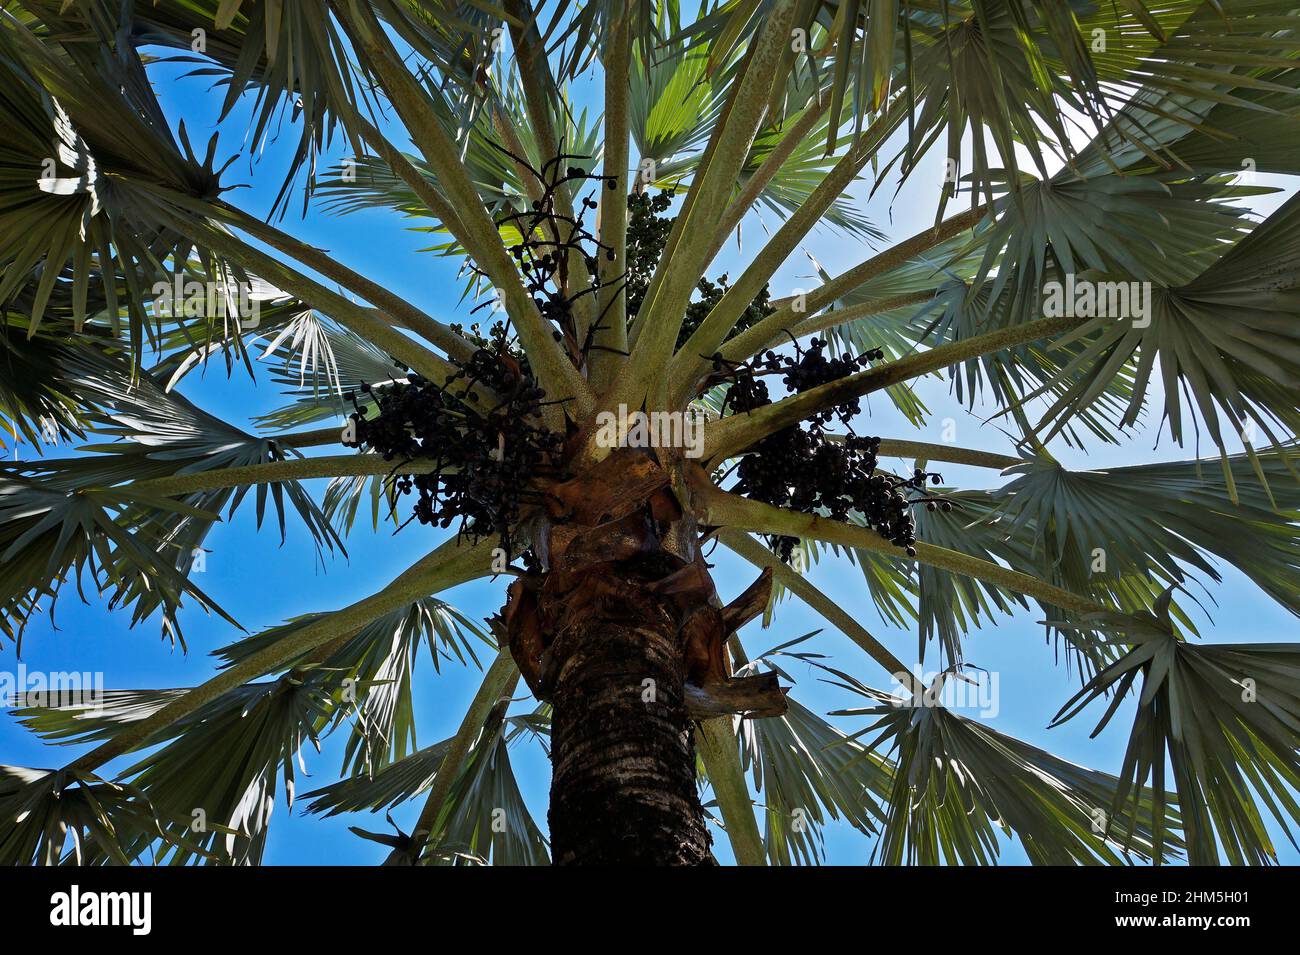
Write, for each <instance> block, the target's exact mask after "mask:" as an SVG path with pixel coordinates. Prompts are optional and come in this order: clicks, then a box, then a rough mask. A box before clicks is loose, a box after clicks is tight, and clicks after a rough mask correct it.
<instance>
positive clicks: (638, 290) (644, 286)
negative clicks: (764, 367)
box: [625, 189, 776, 348]
mask: <svg viewBox="0 0 1300 955" xmlns="http://www.w3.org/2000/svg"><path fill="white" fill-rule="evenodd" d="M673 194H674V191H673V190H672V189H667V190H664V191H661V192H659V193H658V194H657V195H653V196H652V195H650V194H649V193H647V192H634V193H631V194H630V195H629V196H628V197H627V208H628V213H629V214H628V220H627V284H626V287H625V288H626V294H627V314H628V317H629V318H630V317H632V316H635V315H636V314H637V313H638V312H639V311H640V310H641V303H642V302H643V301H645V295H646V291H647V290H648V289H649V288H650V279H651V278H652V277H653V275H654V273H655V269H656V268H657V267H658V265H659V259H660V258H661V257H662V256H663V251H664V246H665V245H667V244H668V236H669V234H670V233H671V232H672V230H673V221H674V220H673V218H672V217H670V216H667V215H664V213H666V212H667V211H668V207H669V206H670V205H671V204H672V198H673ZM729 287H730V286H729V285H728V284H727V276H726V275H720V276H718V280H717V281H716V282H712V281H710V280H709V279H707V278H705V279H700V281H699V284H698V285H697V286H696V292H697V293H698V297H697V298H696V299H695V300H694V301H693V302H691V303H690V305H688V306H687V307H686V315H685V317H684V319H683V320H682V328H681V332H680V333H679V334H678V336H677V345H676V347H677V348H681V347H682V346H683V345H685V344H686V342H687V341H688V340H689V339H690V337H691V335H693V334H694V333H695V330H696V329H697V328H699V327H700V323H701V322H703V321H704V319H705V318H706V317H707V316H708V314H709V313H710V312H711V311H713V306H715V305H717V304H718V302H720V301H722V296H724V295H726V294H727V290H728V289H729ZM774 311H776V309H774V308H773V307H772V305H771V302H770V293H769V291H768V287H767V286H766V285H764V286H763V290H762V291H761V292H759V293H758V295H757V296H755V298H754V300H753V301H752V302H750V303H749V305H748V306H747V307H746V308H745V311H744V314H742V315H741V316H740V318H739V320H737V322H736V327H735V330H736V332H743V331H744V330H745V329H747V328H749V326H751V325H753V324H755V323H756V322H758V320H759V319H761V318H763V317H764V316H766V315H770V314H772V312H774Z"/></svg>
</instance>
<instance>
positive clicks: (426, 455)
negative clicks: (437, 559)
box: [344, 323, 563, 563]
mask: <svg viewBox="0 0 1300 955" xmlns="http://www.w3.org/2000/svg"><path fill="white" fill-rule="evenodd" d="M474 331H475V334H474V337H475V338H478V339H479V340H480V341H488V342H490V346H491V347H480V348H479V349H478V350H477V351H475V352H474V353H473V354H472V355H471V356H470V358H469V360H468V361H465V362H453V363H454V364H455V365H456V367H457V371H455V372H454V373H453V374H452V375H451V376H450V377H449V379H448V380H447V381H446V382H443V383H438V382H434V381H430V380H429V379H427V378H425V377H424V376H422V375H420V374H418V373H415V372H410V373H408V376H407V381H406V382H399V383H395V384H391V385H382V386H378V387H373V388H372V387H371V386H370V385H368V384H363V385H362V386H361V388H360V390H361V392H362V393H363V394H366V395H369V396H370V397H371V399H372V400H373V402H374V405H375V410H376V411H377V412H378V413H377V414H376V415H375V416H374V417H367V416H366V410H365V409H363V408H362V407H361V405H360V404H359V403H358V401H357V396H356V395H355V394H353V395H352V396H351V397H352V401H353V404H354V406H355V407H356V409H357V410H356V413H354V414H353V415H352V416H351V417H352V420H353V421H354V422H355V427H356V440H355V441H345V442H344V443H345V444H349V445H352V446H355V447H363V446H364V447H367V448H370V449H371V450H373V451H374V452H376V453H377V454H380V455H382V456H383V458H384V460H385V461H394V462H398V463H399V464H405V463H408V462H411V461H417V460H419V461H428V462H431V463H432V465H433V467H432V470H430V471H429V472H428V473H425V474H396V475H394V476H393V477H392V478H391V485H392V487H393V489H394V490H395V491H396V492H397V493H398V494H402V495H404V494H410V493H412V492H414V493H415V494H416V501H415V508H414V513H413V514H412V516H411V519H414V520H418V521H419V522H420V523H421V524H430V525H434V526H438V527H451V526H452V524H453V523H457V522H459V523H458V529H459V531H460V532H461V533H463V534H466V535H467V536H468V537H469V538H470V539H471V540H478V539H479V538H480V537H484V536H487V535H489V534H495V535H496V536H497V537H499V539H500V541H501V547H502V548H503V549H504V550H505V552H506V553H507V554H512V553H513V550H514V542H513V541H512V540H511V528H512V527H513V526H514V525H515V524H516V523H517V522H518V521H519V518H520V515H521V512H522V509H523V507H524V506H525V504H527V503H529V501H530V500H531V499H532V498H533V497H535V496H536V493H537V492H535V491H532V490H530V487H529V485H530V481H531V479H532V478H533V477H535V476H538V475H546V474H552V473H554V472H555V467H556V462H557V461H558V458H559V454H560V450H561V447H560V446H561V443H562V441H563V438H562V437H561V436H560V435H558V434H555V433H553V432H551V431H548V430H546V429H545V428H544V427H542V425H541V419H540V412H541V408H542V405H543V403H544V399H545V397H546V394H545V392H544V391H543V390H542V389H541V388H539V387H538V386H537V383H536V382H535V381H534V380H533V378H532V376H531V375H529V374H528V373H527V371H526V370H525V369H524V368H523V367H522V366H521V364H520V363H519V362H518V361H517V360H516V359H515V358H514V357H513V356H512V355H511V354H510V351H509V349H508V348H507V341H506V329H505V326H504V324H502V323H497V324H496V325H494V326H493V328H492V330H491V338H490V339H483V338H482V337H481V336H479V335H478V334H477V328H475V330H474ZM524 558H525V562H526V563H527V562H528V559H529V555H528V554H525V555H524Z"/></svg>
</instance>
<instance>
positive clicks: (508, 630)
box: [500, 449, 785, 865]
mask: <svg viewBox="0 0 1300 955" xmlns="http://www.w3.org/2000/svg"><path fill="white" fill-rule="evenodd" d="M669 483H670V475H669V473H668V471H667V470H665V469H664V468H663V467H661V466H660V465H659V463H658V462H657V461H656V460H655V458H654V457H653V456H651V455H650V454H648V453H647V452H644V451H639V450H632V449H620V450H618V451H615V452H614V453H612V454H611V455H610V456H609V457H607V458H606V459H605V460H604V461H602V462H601V463H599V464H597V465H595V466H594V467H593V468H592V469H591V470H590V471H588V472H587V473H586V474H584V475H582V476H581V477H578V478H573V479H570V480H569V481H566V482H563V483H558V484H553V485H551V486H549V487H548V488H547V495H546V496H547V502H548V504H547V506H548V512H547V516H546V519H545V520H541V521H540V522H539V523H535V524H534V526H533V528H532V540H533V546H534V547H535V548H536V550H537V555H538V559H539V563H540V564H541V565H542V566H543V567H544V568H545V569H544V570H543V571H541V572H538V573H532V574H526V575H522V576H521V577H520V578H519V579H518V580H516V581H515V582H514V583H513V584H511V586H510V596H509V599H508V600H507V602H506V606H505V609H504V611H503V615H502V619H501V621H500V623H501V629H502V630H503V631H504V635H505V636H506V637H507V638H508V640H509V643H510V651H511V654H512V655H513V656H514V659H515V662H516V663H517V664H518V665H519V671H520V673H521V674H522V675H523V678H524V679H525V680H526V681H527V683H528V687H529V689H530V690H532V692H533V693H534V695H535V696H536V697H537V698H538V699H539V700H546V701H548V702H550V704H551V706H552V721H551V764H552V768H553V775H552V781H551V808H550V824H551V856H552V858H553V859H554V861H555V862H556V864H558V865H635V864H651V865H713V864H715V862H714V859H713V856H712V854H711V853H710V851H709V845H710V843H711V839H710V837H709V833H708V830H707V829H706V828H705V825H704V810H703V808H702V807H701V805H700V797H699V792H698V789H697V788H696V775H695V734H694V723H693V722H692V720H693V719H704V718H708V717H712V716H719V715H724V714H730V713H732V712H744V713H753V714H758V715H772V714H779V713H783V712H785V696H784V694H783V693H782V692H781V690H780V687H778V686H777V685H776V677H775V675H774V674H765V675H762V676H751V677H744V678H737V679H733V678H732V674H731V666H730V662H729V657H728V655H727V651H726V641H727V637H728V635H729V634H731V633H732V632H734V631H735V630H736V629H737V628H738V627H741V626H743V625H744V623H745V622H746V621H748V620H750V619H752V618H753V617H754V616H755V615H756V614H758V613H761V612H762V609H763V607H765V606H766V605H767V599H768V595H769V594H770V592H771V574H770V573H767V574H764V575H762V576H761V577H760V579H759V581H757V582H756V583H755V585H754V586H752V587H750V588H749V590H747V591H746V592H745V593H744V594H742V595H741V596H740V597H739V598H737V600H736V601H734V602H733V603H732V604H731V605H728V606H727V607H723V606H722V605H721V602H720V601H719V599H718V594H717V591H716V589H715V588H714V586H713V580H712V578H711V577H710V575H709V570H708V564H707V562H705V560H704V558H703V556H702V555H701V554H700V552H699V549H698V538H699V528H698V525H697V523H696V519H695V517H694V515H693V514H688V513H684V512H683V509H682V508H681V506H680V504H679V501H678V498H677V496H676V495H675V493H674V492H673V491H672V490H671V489H670V487H669ZM688 688H689V691H690V692H689V693H688Z"/></svg>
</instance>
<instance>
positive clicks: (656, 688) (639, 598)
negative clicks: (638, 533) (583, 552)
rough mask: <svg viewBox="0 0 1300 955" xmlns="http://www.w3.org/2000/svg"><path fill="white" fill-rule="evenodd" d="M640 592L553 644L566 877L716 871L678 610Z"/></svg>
mask: <svg viewBox="0 0 1300 955" xmlns="http://www.w3.org/2000/svg"><path fill="white" fill-rule="evenodd" d="M638 583H639V582H637V581H635V580H631V579H624V580H620V581H617V582H616V585H615V586H614V587H613V588H612V589H613V590H615V591H617V592H621V593H623V594H625V595H627V596H628V597H629V598H630V599H628V600H627V601H626V602H604V601H602V602H601V609H600V612H598V613H593V614H590V615H589V616H587V617H586V618H585V619H583V620H581V621H579V622H578V625H576V626H572V627H569V628H567V629H565V630H564V631H563V632H561V633H559V634H557V635H556V639H555V640H554V641H553V642H550V652H551V658H552V665H553V666H554V667H555V668H556V669H555V671H554V672H555V674H556V676H555V681H554V689H553V691H552V693H551V700H552V707H553V716H552V724H551V745H552V750H551V763H552V767H553V776H552V781H551V808H550V829H551V851H552V858H553V859H554V861H555V863H556V864H557V865H710V864H713V861H714V860H713V857H712V854H711V853H710V851H709V845H710V837H709V834H708V831H707V830H706V828H705V824H704V811H703V809H702V807H701V805H700V799H699V794H698V790H697V788H696V779H695V740H694V729H693V724H692V722H691V719H690V717H689V716H688V714H687V709H686V702H685V691H684V682H685V671H686V663H685V654H684V647H683V640H682V637H681V632H680V627H679V626H678V623H677V620H676V614H675V613H674V612H673V611H672V608H671V607H670V606H668V605H666V604H664V603H663V602H661V601H659V600H657V599H655V598H654V597H653V596H652V595H650V594H648V593H647V592H646V591H645V590H644V589H643V586H638Z"/></svg>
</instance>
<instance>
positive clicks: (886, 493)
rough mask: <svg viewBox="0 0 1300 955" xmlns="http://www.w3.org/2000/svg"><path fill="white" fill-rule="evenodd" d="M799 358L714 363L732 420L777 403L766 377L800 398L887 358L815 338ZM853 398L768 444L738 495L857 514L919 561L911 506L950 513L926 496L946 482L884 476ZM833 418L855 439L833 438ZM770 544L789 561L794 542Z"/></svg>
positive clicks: (746, 467) (839, 516) (749, 465)
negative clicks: (837, 349) (860, 427)
mask: <svg viewBox="0 0 1300 955" xmlns="http://www.w3.org/2000/svg"><path fill="white" fill-rule="evenodd" d="M794 350H795V353H794V354H793V355H789V354H778V353H777V352H774V351H769V352H767V353H766V354H765V355H760V356H757V357H755V358H754V359H753V360H751V361H750V362H747V363H745V364H739V365H732V366H728V364H727V363H726V362H725V361H724V359H723V358H722V356H721V355H714V356H713V367H714V371H715V372H719V373H722V374H725V375H726V376H727V377H728V378H730V380H731V387H730V388H729V389H728V391H727V396H726V399H725V405H724V407H725V408H726V409H729V410H730V411H731V412H733V413H744V412H747V411H753V410H755V409H756V408H760V407H762V406H763V405H767V404H771V403H772V399H771V397H770V396H769V395H768V389H767V383H766V382H765V381H763V376H765V375H772V376H776V375H780V376H781V381H782V383H783V384H784V385H785V387H786V388H787V389H788V390H789V391H790V392H792V393H794V394H799V393H801V392H804V391H807V390H809V389H810V388H816V387H817V386H818V385H824V384H827V383H828V382H832V381H838V380H840V379H841V378H846V377H848V376H849V375H851V374H854V373H855V372H857V371H860V370H861V369H862V368H863V367H865V366H866V365H867V364H868V363H869V362H871V361H878V360H880V359H881V358H883V357H884V353H883V352H881V351H879V350H873V351H869V352H867V353H866V354H863V355H859V356H857V357H852V356H848V355H839V356H836V355H828V354H827V343H826V341H825V340H823V339H820V338H814V339H812V341H811V342H809V344H808V347H807V348H802V347H800V346H799V344H798V343H797V342H796V343H795V346H794ZM859 411H860V405H859V402H858V401H857V400H856V399H855V400H852V401H847V402H844V403H843V404H840V405H837V406H835V407H833V408H829V409H826V410H824V411H821V412H818V413H817V414H816V415H814V416H813V417H812V418H810V419H809V420H808V421H807V422H806V427H804V426H802V424H804V423H801V424H795V425H791V426H790V427H788V428H783V429H782V430H780V431H777V432H775V433H774V434H771V435H769V436H768V437H766V438H764V439H763V440H762V441H760V442H759V443H758V444H756V445H755V446H754V447H753V449H752V450H751V451H750V453H749V454H747V455H745V456H744V457H743V458H741V460H740V463H739V464H738V465H737V468H736V475H737V481H736V485H735V487H734V488H733V490H734V491H735V493H737V494H740V495H743V496H744V497H747V498H750V499H751V500H756V501H762V502H764V503H766V504H774V505H776V506H778V507H785V508H789V509H791V510H795V511H799V512H801V513H805V514H823V515H826V516H829V517H831V518H833V519H835V520H839V521H843V520H847V519H849V518H850V517H851V516H853V515H857V516H860V517H861V519H862V520H864V521H865V522H866V524H867V525H868V526H869V527H871V528H872V529H874V530H875V531H876V532H877V533H879V534H880V535H881V536H883V537H885V538H886V539H887V540H889V541H892V542H893V543H894V544H896V545H898V546H899V547H902V548H905V549H906V551H907V555H908V556H909V557H915V556H916V547H915V545H916V522H915V520H914V519H913V517H912V507H913V505H915V504H919V503H925V504H926V505H927V506H928V507H931V508H933V507H941V508H942V509H944V510H948V509H950V508H951V504H949V502H947V501H944V500H940V499H938V498H935V497H932V496H928V495H926V494H925V493H924V492H925V488H926V484H927V482H929V483H931V484H939V483H940V482H941V481H942V480H943V479H942V478H941V477H940V476H939V475H938V474H931V473H929V472H926V471H923V470H921V469H920V468H917V469H916V470H915V471H914V472H913V474H912V476H911V477H900V476H897V475H893V474H889V473H886V472H883V471H880V470H879V466H878V463H877V459H876V456H877V453H878V452H879V450H880V439H879V438H871V437H860V436H858V435H856V434H854V433H853V432H852V425H851V421H852V419H853V418H854V417H855V416H856V415H857V414H858V413H859ZM835 419H839V421H840V422H841V423H842V424H844V425H845V426H846V427H847V428H848V430H849V433H848V434H846V435H833V434H831V433H829V432H827V431H826V425H828V424H830V423H831V422H832V421H834V420H835ZM768 543H769V544H770V545H771V546H772V548H773V549H774V550H775V551H776V553H777V555H778V556H779V557H780V558H781V559H782V560H784V561H786V562H789V560H790V557H791V555H792V553H793V550H794V546H795V544H797V543H798V541H797V539H796V538H793V537H785V536H779V535H778V536H769V537H768Z"/></svg>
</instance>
